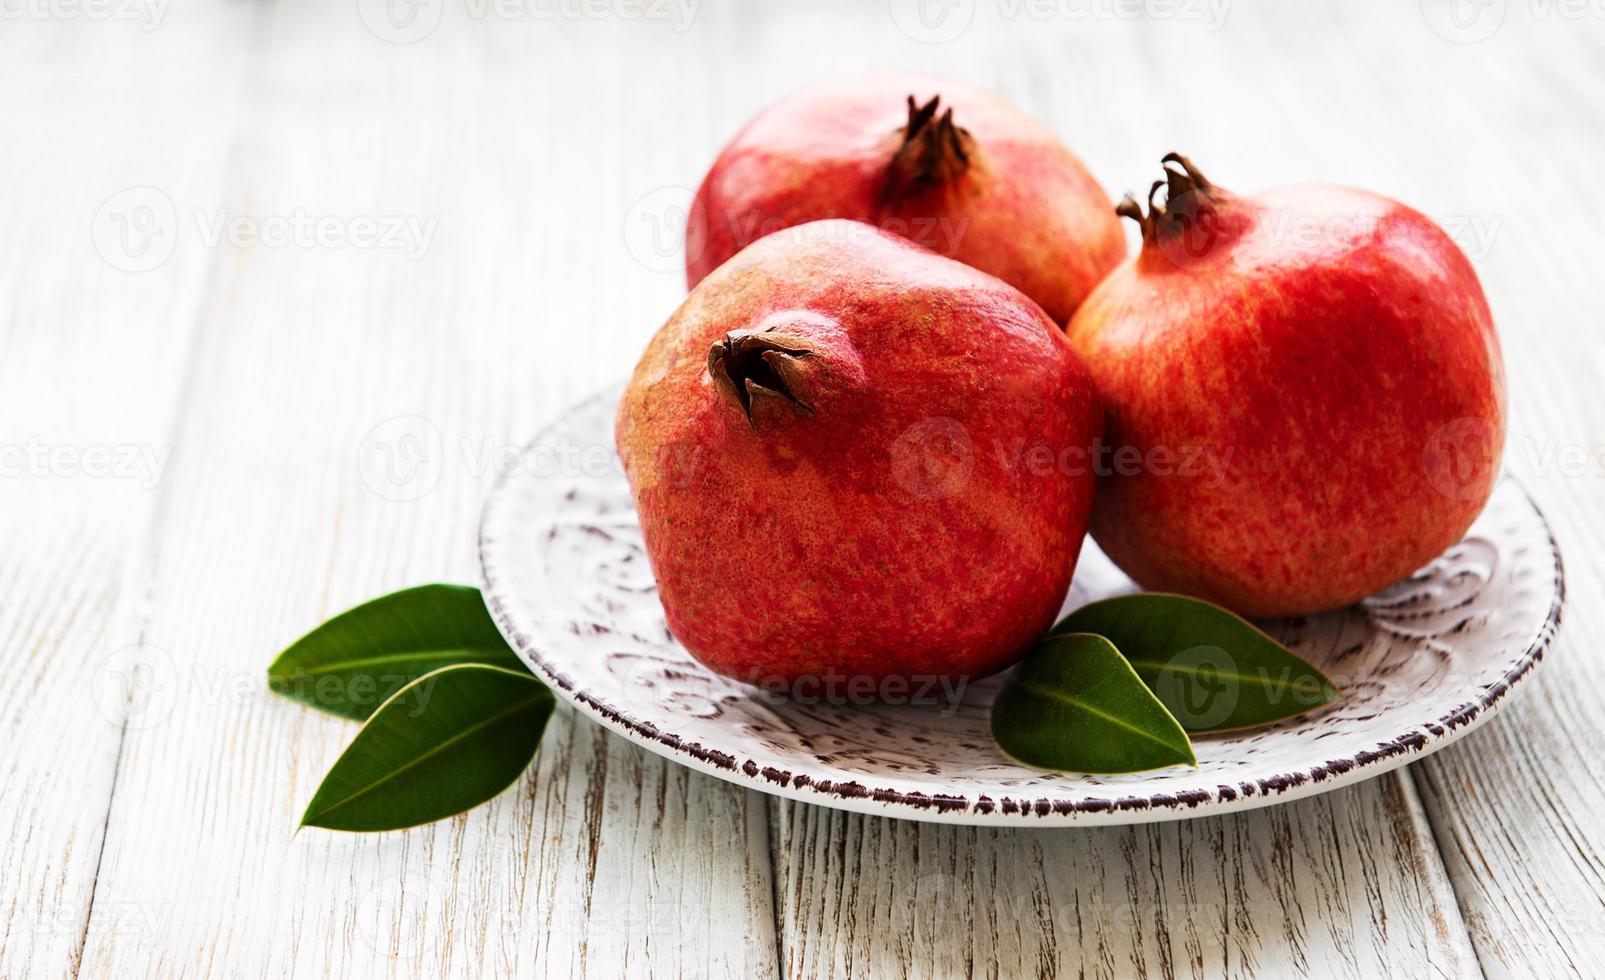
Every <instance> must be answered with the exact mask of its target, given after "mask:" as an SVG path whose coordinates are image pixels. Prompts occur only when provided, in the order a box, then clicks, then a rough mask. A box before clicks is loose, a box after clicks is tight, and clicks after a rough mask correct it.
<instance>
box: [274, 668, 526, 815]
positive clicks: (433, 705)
mask: <svg viewBox="0 0 1605 980" xmlns="http://www.w3.org/2000/svg"><path fill="white" fill-rule="evenodd" d="M551 714H552V692H551V691H549V690H547V689H546V685H544V684H542V683H541V682H540V681H538V680H536V679H535V678H533V677H531V676H530V675H528V674H521V673H516V672H514V671H510V670H503V669H502V668H500V667H487V666H484V665H482V664H458V665H457V666H454V667H443V668H441V669H440V670H437V671H434V672H432V673H430V674H426V675H424V676H423V677H420V678H418V679H417V680H415V681H413V682H412V683H411V684H408V685H407V686H406V687H404V688H402V689H401V691H400V692H398V693H397V694H396V696H395V697H393V698H391V699H390V700H388V701H386V702H385V703H384V704H382V705H380V706H379V710H377V711H375V712H374V713H373V717H372V718H369V719H368V723H367V724H365V725H363V726H362V731H360V732H358V733H357V737H356V738H355V739H353V740H352V742H351V744H350V745H349V746H348V747H347V748H346V750H345V753H344V754H342V755H341V756H340V758H339V759H338V760H337V761H336V762H335V764H334V767H333V768H332V769H330V770H329V774H328V775H327V776H324V777H323V785H321V786H319V787H318V791H317V793H316V794H314V795H313V797H312V802H311V803H310V804H308V805H307V809H306V814H305V815H304V816H302V817H301V826H303V827H326V828H328V829H330V830H401V829H403V828H405V827H416V826H418V825H419V824H424V823H429V822H430V821H432V820H439V819H441V818H443V817H449V816H451V815H453V814H456V813H461V812H463V811H464V810H467V809H470V808H471V807H475V806H478V805H479V804H481V803H483V802H485V801H486V800H488V799H490V798H491V797H493V796H495V795H496V794H498V793H500V792H501V791H502V790H504V789H506V788H507V787H508V786H510V785H512V783H513V781H514V780H516V779H517V778H518V776H519V774H520V773H522V772H523V771H524V769H525V767H527V766H528V765H529V760H530V758H531V757H532V756H534V754H535V748H536V746H538V745H539V744H540V741H541V734H542V732H544V731H545V730H546V720H547V719H548V718H549V717H551Z"/></svg>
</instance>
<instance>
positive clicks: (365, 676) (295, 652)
mask: <svg viewBox="0 0 1605 980" xmlns="http://www.w3.org/2000/svg"><path fill="white" fill-rule="evenodd" d="M466 663H477V664H490V665H492V666H495V667H502V668H505V669H507V670H511V671H516V672H519V673H524V674H527V673H529V669H528V668H527V667H525V666H524V664H523V662H522V661H520V660H519V659H518V656H517V655H516V654H514V653H513V651H512V650H510V649H509V648H508V646H507V643H506V641H505V640H503V639H502V635H501V633H499V632H498V631H497V629H496V624H495V623H494V622H492V621H491V618H490V614H489V613H488V612H486V611H485V601H484V599H483V598H481V597H480V594H479V590H478V589H475V588H471V587H469V586H466V585H420V586H417V587H416V588H411V589H403V590H402V591H400V592H392V593H391V594H390V595H387V596H382V597H380V598H378V599H374V600H372V601H371V602H365V603H363V604H362V605H360V606H357V607H356V608H355V609H350V610H347V611H346V612H343V613H341V614H340V615H338V616H336V617H334V618H333V619H331V620H329V621H328V622H326V623H324V624H323V625H322V626H319V627H318V628H317V629H314V630H313V631H312V632H310V633H308V634H307V635H306V636H303V637H301V639H299V640H296V641H295V642H294V643H292V644H290V648H289V649H287V650H285V651H284V652H283V653H281V654H279V656H278V659H276V660H274V661H273V665H272V666H270V667H269V668H268V687H269V688H270V689H271V690H273V691H275V692H277V693H279V694H282V695H284V696H285V697H287V698H290V699H292V700H295V701H300V702H301V703H302V704H306V705H310V706H311V707H314V708H317V709H318V710H320V711H327V712H329V713H330V714H334V715H339V716H340V717H342V718H351V719H353V720H355V721H362V720H363V719H365V718H367V717H368V715H370V714H372V713H373V710H374V709H375V708H377V707H378V706H379V705H381V704H383V703H384V702H385V701H386V700H387V699H388V698H390V697H391V696H393V695H394V694H395V693H396V692H397V691H399V690H401V689H402V688H403V687H405V686H406V685H407V684H408V683H410V682H411V681H413V680H415V679H417V678H419V677H422V676H423V675H425V674H427V673H429V672H430V671H432V670H438V669H440V668H441V667H447V666H450V665H452V664H466Z"/></svg>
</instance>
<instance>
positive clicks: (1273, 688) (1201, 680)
mask: <svg viewBox="0 0 1605 980" xmlns="http://www.w3.org/2000/svg"><path fill="white" fill-rule="evenodd" d="M1053 632H1054V633H1096V634H1098V635H1099V636H1104V637H1108V639H1109V641H1110V642H1111V643H1113V644H1114V645H1115V646H1117V647H1119V648H1120V652H1121V653H1124V654H1125V655H1126V659H1127V660H1128V661H1130V662H1131V666H1132V669H1133V670H1135V671H1136V672H1137V676H1139V677H1141V678H1142V681H1143V683H1144V684H1147V685H1148V687H1149V689H1150V690H1152V691H1153V692H1154V695H1155V696H1156V697H1158V698H1159V700H1160V701H1162V702H1164V705H1165V707H1167V708H1169V709H1170V713H1171V714H1173V715H1175V716H1176V720H1177V721H1180V722H1181V724H1182V727H1183V728H1185V729H1187V730H1188V731H1190V732H1213V731H1221V730H1223V729H1228V728H1248V727H1252V726H1254V725H1264V724H1268V723H1269V722H1273V721H1280V720H1281V719H1283V718H1290V717H1292V716H1293V715H1297V714H1302V713H1304V712H1306V711H1309V710H1311V709H1313V708H1318V707H1320V706H1321V705H1323V704H1327V703H1330V702H1332V701H1335V700H1338V699H1340V698H1342V696H1343V694H1342V692H1341V691H1339V690H1338V689H1337V687H1336V686H1335V685H1334V684H1333V683H1332V682H1331V681H1330V680H1328V679H1327V677H1326V675H1325V674H1322V673H1321V672H1320V671H1319V670H1316V669H1315V668H1314V667H1312V666H1311V665H1310V664H1309V663H1307V662H1306V661H1304V660H1302V659H1300V658H1299V657H1297V656H1295V655H1294V654H1293V652H1292V651H1290V650H1288V649H1287V647H1284V646H1282V645H1281V644H1280V643H1278V642H1276V641H1275V640H1273V639H1271V638H1270V637H1269V636H1266V635H1265V634H1264V633H1263V632H1261V631H1260V630H1258V629H1256V628H1255V627H1254V626H1253V625H1252V624H1251V623H1249V622H1248V620H1246V619H1243V618H1242V617H1240V616H1237V615H1236V614H1234V613H1231V612H1228V611H1226V610H1225V609H1222V608H1220V607H1219V606H1215V605H1211V604H1210V603H1207V602H1204V601H1202V600H1200V599H1193V598H1190V597H1188V596H1180V595H1169V594H1167V593H1162V592H1142V593H1138V594H1136V595H1127V596H1118V597H1116V598H1113V599H1103V600H1100V601H1098V602H1089V603H1087V604H1086V605H1085V606H1082V607H1081V608H1080V609H1077V610H1076V611H1075V612H1073V613H1071V614H1070V615H1068V616H1066V617H1065V618H1064V619H1063V620H1061V621H1060V622H1059V625H1057V626H1055V627H1054V628H1053Z"/></svg>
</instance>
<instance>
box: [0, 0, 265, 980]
mask: <svg viewBox="0 0 1605 980" xmlns="http://www.w3.org/2000/svg"><path fill="white" fill-rule="evenodd" d="M29 10H31V11H32V13H28V12H25V11H23V8H20V7H18V8H14V9H12V11H11V13H12V15H8V17H7V19H6V25H5V29H4V30H3V31H0V87H3V88H4V90H5V91H6V92H7V98H6V99H4V100H0V133H4V134H5V137H6V138H5V139H4V140H3V141H0V143H3V148H0V514H3V515H4V516H5V519H4V520H3V521H0V669H3V672H4V675H5V678H6V683H5V684H4V685H3V686H0V732H4V733H5V735H4V737H0V868H4V872H3V873H0V976H7V977H20V976H37V977H49V976H64V975H68V974H71V973H73V972H74V971H75V969H76V964H77V961H78V957H79V953H80V950H81V947H82V944H83V941H84V934H85V930H86V928H87V925H88V920H89V916H90V907H91V902H92V900H93V893H94V883H95V876H96V871H97V868H98V865H99V861H100V856H101V841H102V828H103V826H104V823H105V819H106V811H107V807H108V804H109V801H110V799H111V794H112V789H113V782H114V779H115V772H116V766H117V758H118V751H119V746H120V744H121V741H122V738H123V733H124V730H125V729H137V728H139V727H140V726H142V725H145V724H150V723H154V721H155V720H157V719H158V718H159V717H160V716H161V714H162V712H163V711H165V710H166V708H167V706H168V704H169V702H168V700H167V698H166V692H165V691H163V690H162V689H160V688H159V687H157V686H153V685H152V682H153V681H154V680H155V679H156V678H155V676H154V675H152V674H151V673H150V668H151V667H152V666H156V667H158V668H159V667H160V666H161V665H162V664H163V663H164V659H163V653H162V651H160V650H157V649H155V648H152V647H149V646H148V645H145V644H144V637H143V619H144V617H143V611H142V604H143V601H144V598H145V584H146V583H145V578H146V576H147V574H148V571H149V569H148V567H147V566H146V564H145V562H144V561H143V559H142V554H141V553H142V551H143V550H144V545H145V543H146V540H147V537H148V529H149V527H150V526H151V522H152V520H153V517H154V514H155V513H156V510H155V508H156V501H157V499H158V493H159V488H160V486H161V485H162V481H163V477H164V476H165V474H166V471H167V467H168V464H169V463H170V462H171V452H172V448H173V432H174V429H175V415H176V413H177V412H178V411H179V410H180V409H179V401H178V396H179V392H180V390H181V386H182V378H183V376H184V372H185V367H186V364H187V363H188V356H187V355H188V351H189V350H190V349H191V343H190V342H191V339H192V337H193V336H194V334H195V332H196V330H197V329H198V327H199V323H198V309H199V306H200V301H201V296H202V294H203V292H204V287H205V283H206V280H207V276H208V274H209V272H210V267H211V262H212V259H213V256H212V255H211V253H209V252H207V251H206V250H204V249H200V248H196V247H193V243H189V245H188V247H185V243H182V242H177V241H176V239H177V235H178V233H179V232H180V230H181V229H180V228H179V227H177V225H176V222H177V218H178V210H177V209H178V208H179V207H180V206H182V205H184V204H187V203H188V202H187V201H186V200H185V199H184V198H183V197H180V198H178V199H177V200H174V199H173V198H172V197H171V196H170V192H171V191H173V190H174V189H176V188H183V189H184V190H185V191H186V192H188V193H190V194H193V195H196V196H198V197H200V198H203V199H204V198H205V197H208V196H210V195H213V194H215V192H216V188H217V186H218V185H219V183H220V182H221V179H222V174H223V172H224V170H225V169H226V162H227V156H228V147H227V144H226V143H225V142H224V141H223V140H222V139H220V138H218V137H217V134H216V133H215V132H214V131H213V129H212V126H213V124H214V123H215V122H217V121H218V120H225V121H226V120H227V119H228V118H229V116H230V115H231V113H232V112H233V108H234V104H235V102H236V100H237V96H238V91H239V82H240V80H241V78H242V76H243V72H244V59H243V58H242V57H241V56H242V54H243V53H244V52H245V51H246V49H247V40H248V35H247V34H246V33H245V30H244V28H245V26H246V24H247V20H248V18H246V17H245V16H243V15H242V13H241V12H240V11H239V10H234V9H229V8H227V7H225V6H223V5H207V6H205V7H195V8H192V9H189V10H186V11H185V15H186V16H185V17H184V18H182V19H181V20H180V21H178V22H175V23H172V24H169V25H168V29H167V30H164V31H159V32H147V31H143V30H142V29H141V25H140V24H139V23H138V22H110V23H102V22H99V21H97V20H96V19H95V17H94V16H93V15H92V14H90V13H86V12H84V11H83V10H82V9H80V8H74V9H73V10H67V9H66V8H65V7H54V8H29ZM40 11H43V12H44V15H41V14H40ZM131 80H137V84H130V82H131ZM138 188H155V189H154V190H148V189H147V190H139V189H138ZM164 189H165V190H164ZM164 202H165V204H166V205H167V206H169V207H170V209H162V206H163V205H164ZM142 206H146V207H155V208H158V210H157V211H152V212H149V213H148V214H149V216H151V217H153V218H154V219H155V221H154V223H152V224H150V225H146V224H143V223H140V219H141V217H142V215H145V214H147V213H146V212H141V211H140V210H139V209H140V208H141V207H142ZM118 221H122V222H124V224H123V225H119V224H117V222H118ZM147 231H148V232H151V234H150V235H149V237H148V238H146V237H141V236H142V235H143V234H144V233H145V232H147ZM120 234H126V235H127V236H128V237H124V238H119V237H118V236H119V235H120ZM157 260H162V261H160V262H158V261H157ZM101 912H102V914H103V915H104V916H105V917H106V921H108V922H116V923H118V924H119V926H120V927H121V928H133V929H137V928H139V927H140V925H141V923H142V922H143V921H144V917H145V915H146V913H147V912H149V910H148V909H145V908H140V907H133V906H130V907H124V908H121V909H104V908H103V909H102V910H101Z"/></svg>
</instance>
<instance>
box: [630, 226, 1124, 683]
mask: <svg viewBox="0 0 1605 980" xmlns="http://www.w3.org/2000/svg"><path fill="white" fill-rule="evenodd" d="M1101 424H1102V413H1101V411H1100V410H1099V408H1098V405H1097V400H1096V397H1095V396H1094V394H1093V390H1092V383H1091V379H1090V378H1089V377H1088V375H1087V373H1086V369H1085V367H1084V366H1083V365H1082V364H1081V360H1080V358H1079V357H1077V356H1076V354H1075V352H1074V351H1073V350H1072V349H1071V348H1070V345H1069V342H1068V341H1067V340H1066V339H1065V337H1064V334H1063V332H1062V331H1061V330H1060V329H1059V328H1058V327H1057V326H1055V325H1054V323H1053V322H1052V321H1051V320H1049V319H1048V317H1047V316H1046V315H1045V314H1044V313H1043V312H1042V310H1041V309H1040V308H1039V307H1038V306H1037V305H1036V304H1035V303H1033V302H1031V301H1030V300H1029V299H1027V298H1026V297H1025V296H1024V295H1022V294H1021V293H1020V292H1019V291H1017V290H1016V289H1014V288H1013V287H1012V286H1009V285H1008V284H1007V283H1004V282H1003V281H1001V280H999V279H996V278H994V277H992V276H989V275H987V274H986V273H983V272H979V271H977V270H975V269H972V268H970V267H969V266H966V265H962V264H960V263H958V262H954V261H951V260H949V259H945V258H943V257H941V256H939V255H936V254H934V253H932V252H930V251H927V250H926V249H924V248H920V247H919V246H917V245H913V244H911V243H909V242H907V241H906V240H904V239H901V238H898V237H895V236H893V235H890V234H887V233H884V232H881V231H879V230H877V229H875V228H872V227H870V226H869V225H865V224H860V223H858V222H850V221H823V222H815V223H812V224H807V225H801V226H798V227H795V228H791V229H788V230H786V231H782V232H778V233H776V234H773V235H770V236H768V237H766V238H764V239H763V240H762V241H760V242H758V243H756V244H754V245H752V246H751V247H749V248H747V249H745V250H744V251H742V252H741V254H739V255H738V256H736V257H735V258H733V259H731V260H730V261H729V262H727V263H725V264H724V265H723V266H721V267H720V268H719V269H718V270H717V271H716V272H714V273H713V274H712V275H710V276H709V277H708V278H707V279H705V280H703V281H702V282H701V283H700V284H699V285H698V286H697V287H696V288H695V289H693V290H692V291H691V295H690V296H689V297H688V298H687V299H686V301H685V304H684V305H683V306H681V307H680V309H679V310H678V311H677V312H676V313H675V314H674V315H673V316H672V317H671V318H670V319H669V322H668V323H667V324H665V325H664V326H663V328H662V329H661V330H660V331H659V332H658V334H657V336H656V337H654V338H653V340H652V342H651V344H650V345H649V346H648V347H647V350H646V353H645V355H644V356H643V357H642V359H641V362H640V364H639V365H638V366H637V367H636V369H635V374H634V376H633V377H632V378H631V380H630V383H629V386H628V387H627V388H626V390H625V393H624V398H623V401H622V402H621V404H620V405H619V412H618V421H617V430H616V435H617V439H618V448H619V455H620V457H621V458H622V460H623V463H624V468H625V472H626V473H627V474H628V476H629V479H630V484H631V488H632V490H633V492H634V495H635V502H636V509H637V512H638V514H639V516H640V521H641V528H642V531H643V534H644V536H645V540H646V548H647V554H648V556H649V557H650V559H651V562H652V568H653V572H654V574H655V576H656V578H657V583H658V591H659V596H660V598H661V599H662V602H663V608H664V611H665V612H666V613H667V615H668V621H669V626H670V629H671V630H672V631H673V633H674V635H675V636H676V637H677V638H678V639H679V640H680V641H681V642H682V643H684V644H685V646H686V647H687V648H688V649H690V650H691V652H692V653H694V654H695V655H696V656H697V657H698V659H700V660H701V661H702V662H703V663H705V664H707V665H708V666H709V667H711V668H712V669H714V670H716V671H719V672H720V673H724V674H728V675H731V676H735V677H739V678H741V679H743V680H747V681H749V682H753V683H759V684H762V685H766V686H780V685H786V684H791V683H794V682H799V681H802V680H814V681H816V682H823V683H832V682H833V681H834V682H838V683H847V684H849V685H851V684H854V683H858V682H865V683H870V682H880V681H883V680H886V679H888V678H896V679H900V680H902V681H905V682H906V681H909V680H912V679H916V678H922V677H923V678H925V679H927V680H929V679H933V678H944V679H945V678H960V677H972V676H978V675H982V674H986V673H989V672H991V671H995V670H997V669H999V668H1001V667H1003V666H1005V665H1007V664H1009V663H1010V662H1012V661H1013V660H1014V659H1015V658H1016V657H1017V656H1018V655H1019V654H1020V653H1021V652H1023V650H1024V649H1025V648H1026V647H1027V645H1029V644H1030V643H1031V642H1032V641H1033V640H1034V639H1036V638H1037V637H1038V636H1039V635H1041V633H1042V632H1043V631H1044V630H1045V629H1047V628H1048V626H1050V625H1051V624H1052V622H1053V618H1054V615H1055V614H1056V612H1057V610H1058V609H1059V605H1060V602H1061V601H1062V600H1063V598H1064V595H1065V592H1066V589H1067V588H1068V586H1069V583H1070V575H1071V571H1072V569H1073V568H1074V566H1075V563H1076V556H1077V554H1078V552H1079V550H1080V547H1081V539H1082V535H1083V534H1084V533H1085V527H1086V519H1087V515H1088V512H1089V511H1090V509H1091V506H1092V492H1093V485H1094V480H1093V478H1092V477H1091V475H1090V470H1088V469H1087V468H1086V467H1085V466H1084V465H1077V464H1078V463H1080V462H1082V461H1084V460H1085V458H1086V455H1087V454H1088V453H1089V452H1090V450H1091V446H1092V443H1093V442H1094V441H1095V440H1096V439H1097V438H1098V435H1099V429H1100V426H1101ZM888 695H890V696H897V692H896V691H895V690H889V689H885V688H881V687H873V686H871V687H870V688H869V689H868V690H859V691H858V692H857V694H855V695H854V696H862V697H866V698H868V697H882V698H884V697H886V696H888Z"/></svg>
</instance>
